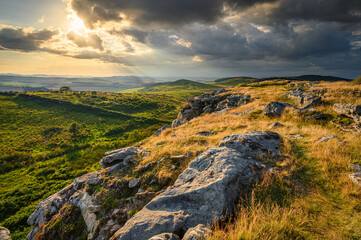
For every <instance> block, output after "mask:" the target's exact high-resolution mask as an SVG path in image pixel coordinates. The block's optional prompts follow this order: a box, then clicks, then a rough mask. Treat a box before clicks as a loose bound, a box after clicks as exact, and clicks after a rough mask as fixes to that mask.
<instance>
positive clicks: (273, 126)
mask: <svg viewBox="0 0 361 240" xmlns="http://www.w3.org/2000/svg"><path fill="white" fill-rule="evenodd" d="M284 126H285V125H283V124H282V123H280V122H275V123H272V124H271V125H269V126H268V129H274V128H280V127H284Z"/></svg>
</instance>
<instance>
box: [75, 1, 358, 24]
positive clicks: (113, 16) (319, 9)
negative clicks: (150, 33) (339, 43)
mask: <svg viewBox="0 0 361 240" xmlns="http://www.w3.org/2000/svg"><path fill="white" fill-rule="evenodd" d="M69 1H70V5H71V7H72V8H73V10H74V11H75V12H76V13H77V14H78V15H79V16H80V17H81V18H82V19H83V20H84V21H85V23H86V25H87V26H88V27H92V26H93V25H94V24H95V23H104V22H107V21H117V22H119V21H121V20H122V19H123V17H125V18H127V19H130V21H132V22H133V23H136V24H138V25H139V24H140V25H152V24H154V25H158V26H163V27H167V26H168V27H169V26H179V25H184V24H189V23H194V22H199V23H214V22H216V21H217V20H218V19H219V18H221V17H224V16H225V15H226V14H227V13H226V12H227V9H228V10H231V11H233V12H244V11H247V10H249V9H251V11H250V12H249V14H248V15H247V16H246V17H248V18H249V19H250V20H252V21H254V22H257V23H262V24H273V23H275V22H276V23H277V22H285V21H290V20H318V21H327V22H339V23H343V24H348V25H350V24H360V22H361V1H360V0H317V1H315V0H197V1H195V0H168V1H164V0H132V1H129V0H107V1H104V0H69ZM263 3H275V4H272V5H268V6H264V7H259V6H260V5H261V4H263ZM252 9H253V11H252ZM225 10H226V11H225Z"/></svg>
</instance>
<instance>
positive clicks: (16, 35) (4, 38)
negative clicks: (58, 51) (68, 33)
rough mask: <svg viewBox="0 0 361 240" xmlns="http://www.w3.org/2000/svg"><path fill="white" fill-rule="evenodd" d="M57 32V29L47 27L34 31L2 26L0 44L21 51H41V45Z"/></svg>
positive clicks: (3, 47) (8, 48)
mask: <svg viewBox="0 0 361 240" xmlns="http://www.w3.org/2000/svg"><path fill="white" fill-rule="evenodd" d="M58 33H59V32H58V31H54V30H49V29H41V30H37V31H35V30H25V29H24V28H13V27H3V28H1V29H0V46H1V47H2V49H7V50H17V51H23V52H30V51H43V49H42V47H41V45H42V44H43V43H46V42H48V41H49V40H51V39H52V38H53V37H54V36H55V35H57V34H58Z"/></svg>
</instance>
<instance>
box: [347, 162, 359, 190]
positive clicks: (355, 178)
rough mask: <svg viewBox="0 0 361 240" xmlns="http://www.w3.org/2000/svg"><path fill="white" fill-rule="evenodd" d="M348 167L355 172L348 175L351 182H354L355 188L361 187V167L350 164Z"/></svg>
mask: <svg viewBox="0 0 361 240" xmlns="http://www.w3.org/2000/svg"><path fill="white" fill-rule="evenodd" d="M350 167H351V168H352V170H353V171H354V172H355V173H353V174H350V175H349V177H350V179H351V181H352V182H354V183H355V184H356V185H357V186H359V187H361V166H359V165H356V164H351V165H350Z"/></svg>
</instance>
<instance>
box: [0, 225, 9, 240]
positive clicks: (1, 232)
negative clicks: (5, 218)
mask: <svg viewBox="0 0 361 240" xmlns="http://www.w3.org/2000/svg"><path fill="white" fill-rule="evenodd" d="M0 240H11V237H10V231H9V230H8V229H6V228H4V227H1V226H0Z"/></svg>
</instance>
